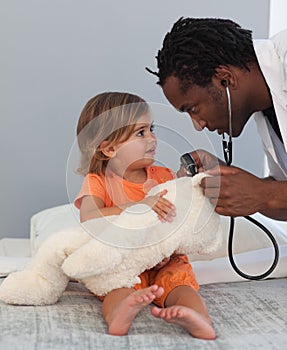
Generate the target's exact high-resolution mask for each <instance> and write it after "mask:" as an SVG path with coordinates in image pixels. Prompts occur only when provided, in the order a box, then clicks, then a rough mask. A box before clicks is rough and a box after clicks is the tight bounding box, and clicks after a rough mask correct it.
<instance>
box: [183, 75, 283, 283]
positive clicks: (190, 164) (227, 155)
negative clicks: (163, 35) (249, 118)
mask: <svg viewBox="0 0 287 350" xmlns="http://www.w3.org/2000/svg"><path fill="white" fill-rule="evenodd" d="M221 83H222V85H223V86H224V87H225V89H226V96H227V108H228V122H229V133H228V134H229V137H228V140H227V139H226V138H225V134H224V133H223V134H222V147H223V155H224V159H225V163H226V165H227V166H230V165H231V163H232V106H231V96H230V91H229V87H228V83H227V81H226V80H222V82H221ZM180 160H181V163H182V165H183V166H184V167H185V169H186V171H187V176H194V175H195V174H197V172H198V171H197V166H196V163H195V161H194V159H193V158H192V157H191V155H190V154H189V153H185V154H184V155H183V156H181V158H180ZM244 218H245V219H246V220H248V221H250V222H251V223H252V224H254V225H256V226H258V227H259V228H260V229H261V230H263V231H264V232H265V233H266V234H267V236H268V237H269V239H270V240H271V242H272V244H273V247H274V260H273V263H272V265H271V266H270V268H269V269H268V270H267V271H266V272H264V273H262V274H260V275H248V274H246V273H244V272H243V271H241V270H240V269H239V268H238V266H237V265H236V263H235V261H234V258H233V237H234V226H235V218H234V217H232V216H231V217H230V226H229V236H228V258H229V262H230V264H231V266H232V268H233V269H234V271H235V272H236V273H237V274H238V275H239V276H241V277H243V278H246V279H249V280H260V279H263V278H266V277H267V276H269V275H270V274H271V273H272V272H273V271H274V269H275V267H276V266H277V264H278V260H279V248H278V244H277V242H276V240H275V238H274V236H273V235H272V233H271V232H270V231H269V230H268V229H267V228H266V227H265V226H264V225H262V224H261V223H260V222H259V221H257V220H255V219H254V218H251V217H250V216H244Z"/></svg>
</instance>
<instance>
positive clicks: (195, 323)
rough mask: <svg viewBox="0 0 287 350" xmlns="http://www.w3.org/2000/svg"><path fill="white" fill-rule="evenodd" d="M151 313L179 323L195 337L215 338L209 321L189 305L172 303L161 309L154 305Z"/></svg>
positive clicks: (167, 320) (170, 321)
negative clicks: (172, 304)
mask: <svg viewBox="0 0 287 350" xmlns="http://www.w3.org/2000/svg"><path fill="white" fill-rule="evenodd" d="M151 313H152V315H153V316H155V317H158V318H162V319H163V320H165V321H166V322H169V323H175V324H178V325H180V326H181V327H183V328H184V329H186V330H187V331H188V332H189V333H190V334H191V335H192V336H193V337H195V338H200V339H205V340H212V339H215V338H216V335H215V331H214V329H213V327H212V325H211V322H210V321H209V320H208V319H206V318H205V317H204V316H202V315H201V314H199V313H198V312H197V311H195V310H193V309H190V308H189V307H186V306H181V305H174V306H170V307H167V308H162V309H161V308H158V307H156V306H154V307H153V308H152V309H151Z"/></svg>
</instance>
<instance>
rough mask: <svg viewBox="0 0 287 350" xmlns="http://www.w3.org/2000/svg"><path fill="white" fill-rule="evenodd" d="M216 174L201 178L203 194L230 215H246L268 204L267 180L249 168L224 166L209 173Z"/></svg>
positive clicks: (219, 212) (216, 208)
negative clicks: (246, 169) (247, 169)
mask: <svg viewBox="0 0 287 350" xmlns="http://www.w3.org/2000/svg"><path fill="white" fill-rule="evenodd" d="M206 173H207V174H209V175H212V177H205V178H204V179H202V181H201V187H202V189H203V194H204V195H205V196H206V197H208V198H209V199H210V202H211V203H212V204H214V205H215V211H216V212H217V213H218V214H220V215H226V216H234V217H235V216H246V215H250V214H254V213H255V212H258V211H262V210H264V208H265V205H266V196H268V194H267V193H264V192H266V190H265V188H266V187H265V184H266V182H265V181H264V180H263V179H260V178H258V177H256V176H254V175H252V174H250V173H248V172H247V171H244V170H242V169H240V168H237V167H233V166H225V165H221V166H218V167H216V168H214V169H212V170H209V171H207V172H206Z"/></svg>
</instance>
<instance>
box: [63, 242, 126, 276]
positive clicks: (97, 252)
mask: <svg viewBox="0 0 287 350" xmlns="http://www.w3.org/2000/svg"><path fill="white" fill-rule="evenodd" d="M127 253H128V252H127ZM123 258H124V254H123V252H122V250H121V249H119V248H118V247H113V246H111V245H109V244H105V243H103V242H101V241H99V240H97V239H91V240H90V241H89V242H88V243H86V244H84V245H82V246H81V247H80V248H78V249H77V250H76V251H75V252H74V253H72V254H71V255H69V256H68V257H67V258H66V260H65V261H64V263H63V265H62V270H63V271H64V273H65V274H66V275H67V276H69V277H71V278H75V279H82V278H86V277H89V276H93V275H99V274H103V273H106V272H110V271H111V270H112V269H113V268H115V267H116V266H118V265H120V264H121V263H122V260H123Z"/></svg>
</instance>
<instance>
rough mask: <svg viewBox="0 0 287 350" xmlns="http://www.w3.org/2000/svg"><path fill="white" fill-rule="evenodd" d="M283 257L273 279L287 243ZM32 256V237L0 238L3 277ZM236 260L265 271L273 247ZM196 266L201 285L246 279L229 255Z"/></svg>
mask: <svg viewBox="0 0 287 350" xmlns="http://www.w3.org/2000/svg"><path fill="white" fill-rule="evenodd" d="M279 251H280V260H279V263H278V265H277V267H276V269H275V270H274V272H273V273H272V274H271V275H270V277H272V278H281V277H286V276H287V244H284V245H280V247H279ZM30 259H31V247H30V240H29V239H17V238H3V239H1V240H0V277H5V276H7V275H8V274H9V273H11V272H14V271H19V270H22V269H24V268H25V265H26V264H27V263H28V262H29V260H30ZM234 259H235V261H236V263H237V265H238V266H239V267H240V269H242V270H243V272H245V273H248V274H252V275H255V274H261V273H263V272H265V271H266V270H267V268H268V267H269V266H270V265H271V263H272V261H273V260H272V259H273V248H264V249H257V250H252V251H248V252H245V253H240V254H235V255H234ZM192 267H193V270H194V272H195V275H196V276H197V280H198V283H199V284H200V285H203V284H210V283H220V282H238V281H242V280H244V279H243V278H242V277H240V276H239V275H238V274H237V273H236V272H235V271H233V269H232V267H231V265H230V263H229V259H228V257H221V258H216V259H212V260H201V261H192Z"/></svg>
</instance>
